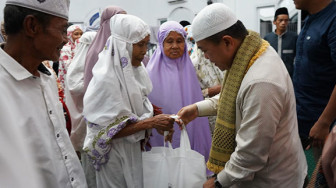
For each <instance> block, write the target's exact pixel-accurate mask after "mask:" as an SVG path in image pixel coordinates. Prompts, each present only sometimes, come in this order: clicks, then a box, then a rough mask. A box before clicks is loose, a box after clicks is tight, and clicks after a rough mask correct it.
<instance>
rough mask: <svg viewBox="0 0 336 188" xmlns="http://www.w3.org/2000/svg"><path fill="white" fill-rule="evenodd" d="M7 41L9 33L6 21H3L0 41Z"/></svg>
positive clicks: (0, 29)
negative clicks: (6, 29)
mask: <svg viewBox="0 0 336 188" xmlns="http://www.w3.org/2000/svg"><path fill="white" fill-rule="evenodd" d="M6 41H7V35H6V32H5V22H4V21H1V25H0V43H3V42H6Z"/></svg>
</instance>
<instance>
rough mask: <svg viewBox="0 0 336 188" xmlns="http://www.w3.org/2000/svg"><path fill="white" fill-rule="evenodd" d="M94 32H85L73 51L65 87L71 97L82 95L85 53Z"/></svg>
mask: <svg viewBox="0 0 336 188" xmlns="http://www.w3.org/2000/svg"><path fill="white" fill-rule="evenodd" d="M96 34H97V33H96V32H94V31H90V32H85V33H84V34H83V35H82V37H81V38H79V43H78V44H77V47H76V49H75V56H74V58H73V60H72V63H71V64H70V65H69V68H68V73H67V74H68V76H67V85H68V89H69V91H70V92H71V94H72V95H75V96H77V95H79V94H84V93H83V92H84V66H85V57H86V53H87V51H88V49H89V47H90V44H91V43H92V41H93V39H94V37H95V36H96Z"/></svg>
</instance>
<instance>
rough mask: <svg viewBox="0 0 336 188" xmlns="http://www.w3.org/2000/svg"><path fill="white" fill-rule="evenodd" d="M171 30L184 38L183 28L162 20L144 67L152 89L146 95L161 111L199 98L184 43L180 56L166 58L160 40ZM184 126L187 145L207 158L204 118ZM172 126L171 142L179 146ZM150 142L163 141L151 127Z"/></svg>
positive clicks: (208, 143)
mask: <svg viewBox="0 0 336 188" xmlns="http://www.w3.org/2000/svg"><path fill="white" fill-rule="evenodd" d="M171 31H176V32H178V33H180V34H181V35H182V36H183V37H184V38H186V32H185V31H184V29H183V27H182V26H181V25H180V24H179V23H177V22H175V21H168V22H165V23H164V24H162V25H161V27H160V29H159V32H158V40H159V46H158V48H157V49H156V51H155V52H154V54H153V56H152V57H151V59H150V60H149V62H148V65H147V67H146V69H147V71H148V73H149V76H150V78H151V80H152V83H153V90H152V92H151V93H150V95H149V97H148V98H149V99H150V101H151V102H152V103H153V104H154V105H156V106H158V107H161V108H162V111H163V113H165V114H176V113H177V112H178V111H179V110H180V109H181V108H182V107H184V106H187V105H190V104H193V103H195V102H198V101H202V100H203V95H202V91H201V87H200V84H199V81H198V79H197V76H196V71H195V68H194V66H193V64H192V62H191V59H190V57H189V55H188V51H187V43H185V47H184V54H183V56H182V57H180V58H177V59H170V58H169V57H167V56H166V55H165V54H164V51H163V42H164V39H165V38H166V37H167V36H168V34H169V33H170V32H171ZM186 128H187V132H188V135H189V139H190V144H191V148H192V149H193V150H196V151H198V152H199V153H201V154H202V155H203V156H204V157H205V160H208V157H209V152H210V147H211V133H210V128H209V121H208V118H207V117H199V118H196V119H195V120H194V121H192V122H190V123H189V124H188V126H186ZM174 130H175V132H174V135H173V140H172V145H173V148H176V147H179V146H180V134H181V131H180V129H179V127H178V125H177V124H175V125H174ZM150 144H151V145H152V146H162V145H163V137H162V136H161V135H159V134H158V133H157V131H156V130H155V129H153V136H152V137H151V138H150Z"/></svg>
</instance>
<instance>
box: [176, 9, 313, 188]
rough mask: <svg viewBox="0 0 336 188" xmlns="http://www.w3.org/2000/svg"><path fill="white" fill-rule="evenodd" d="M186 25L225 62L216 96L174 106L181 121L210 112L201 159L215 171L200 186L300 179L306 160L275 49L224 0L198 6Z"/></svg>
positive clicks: (286, 183) (251, 186)
mask: <svg viewBox="0 0 336 188" xmlns="http://www.w3.org/2000/svg"><path fill="white" fill-rule="evenodd" d="M192 30H193V37H194V39H195V40H196V42H197V45H198V47H199V48H200V49H201V50H202V51H204V53H205V56H206V57H207V58H209V59H210V61H211V62H214V63H215V64H216V65H217V66H218V67H219V68H220V69H221V70H228V72H227V74H228V75H227V76H226V79H225V81H224V84H223V86H222V88H223V89H222V91H221V94H220V96H216V97H214V98H212V99H209V100H205V101H201V102H198V103H196V104H192V105H189V106H186V107H184V108H182V109H181V110H180V111H179V112H178V115H179V116H180V118H181V119H182V120H183V122H184V123H186V124H187V123H189V122H190V121H191V120H193V119H194V118H196V117H197V116H208V115H217V119H216V125H215V131H214V135H213V140H212V146H211V151H210V157H209V161H208V163H207V166H208V168H209V169H210V170H211V171H213V172H214V173H215V174H216V176H215V177H213V178H210V179H209V180H207V182H205V184H204V185H203V187H205V188H211V187H216V188H217V187H239V188H242V187H248V188H257V187H276V188H289V187H303V183H304V179H305V177H306V174H307V163H306V160H305V157H304V154H303V149H302V146H301V143H300V139H299V135H298V126H297V117H296V110H295V97H294V90H293V86H292V82H291V79H290V76H289V74H288V72H287V70H286V67H285V66H284V64H283V62H282V61H281V59H280V57H279V56H278V55H277V53H276V52H275V51H274V49H273V48H272V47H270V46H269V43H268V42H266V41H264V40H262V39H261V38H260V36H259V34H257V33H256V32H253V31H247V30H246V28H245V26H244V25H243V24H242V23H241V21H239V20H237V18H236V17H235V15H234V14H233V13H232V11H231V10H230V9H229V8H228V7H226V6H225V5H224V4H219V3H215V4H212V5H209V6H207V7H206V8H204V9H203V10H202V11H201V12H200V13H198V14H197V16H196V17H195V19H194V21H193V23H192ZM275 70H276V71H275Z"/></svg>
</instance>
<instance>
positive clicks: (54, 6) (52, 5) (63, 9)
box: [6, 0, 70, 20]
mask: <svg viewBox="0 0 336 188" xmlns="http://www.w3.org/2000/svg"><path fill="white" fill-rule="evenodd" d="M6 4H7V5H16V6H20V7H25V8H29V9H33V10H36V11H40V12H43V13H46V14H51V15H53V16H57V17H61V18H64V19H67V20H68V18H69V5H70V0H7V1H6Z"/></svg>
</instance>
